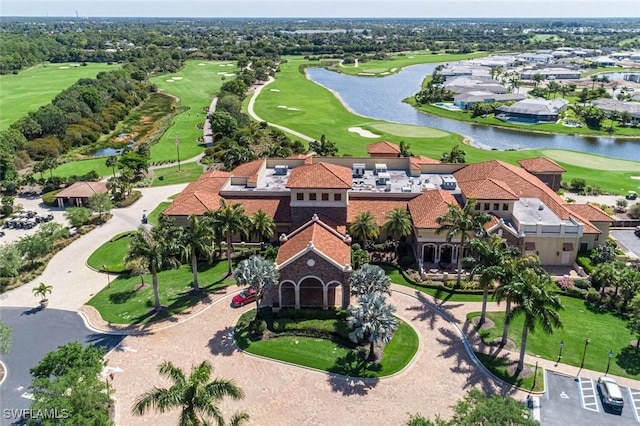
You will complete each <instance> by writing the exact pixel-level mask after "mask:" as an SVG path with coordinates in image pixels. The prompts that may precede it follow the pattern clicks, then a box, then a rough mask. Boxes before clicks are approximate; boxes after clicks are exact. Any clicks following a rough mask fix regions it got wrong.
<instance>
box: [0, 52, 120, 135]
mask: <svg viewBox="0 0 640 426" xmlns="http://www.w3.org/2000/svg"><path fill="white" fill-rule="evenodd" d="M118 68H120V65H107V64H104V63H87V66H80V64H77V63H62V64H46V66H45V67H44V68H43V66H42V64H40V65H38V66H36V67H32V68H29V69H27V70H25V71H22V72H20V73H19V74H8V75H4V76H2V77H0V92H1V93H2V96H1V97H0V111H2V114H0V130H4V129H6V128H8V127H9V126H10V125H11V123H13V122H14V121H16V120H17V119H18V118H20V117H22V116H24V115H26V114H27V113H28V112H31V111H36V110H37V109H38V108H39V107H41V106H42V105H46V104H48V103H49V102H51V100H52V99H53V98H55V97H56V95H58V93H60V92H62V91H63V90H64V89H66V88H68V87H69V86H71V85H72V84H74V83H75V82H76V81H78V80H80V79H81V78H94V77H95V76H96V75H97V74H98V73H100V72H103V71H109V70H115V69H118Z"/></svg>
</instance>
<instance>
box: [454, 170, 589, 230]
mask: <svg viewBox="0 0 640 426" xmlns="http://www.w3.org/2000/svg"><path fill="white" fill-rule="evenodd" d="M453 175H454V176H455V178H456V180H457V181H458V185H459V186H460V187H461V188H463V187H464V186H465V185H467V184H469V183H470V182H474V181H480V182H485V183H486V182H488V180H489V179H490V178H492V179H494V180H500V181H502V182H508V186H509V188H511V190H512V191H513V193H514V194H515V195H517V196H518V197H519V198H539V199H540V201H542V202H543V203H544V204H545V205H546V206H547V207H549V209H551V211H552V212H553V213H554V214H556V215H557V216H558V217H559V218H560V219H563V220H567V219H569V218H570V217H571V216H573V217H575V218H576V219H577V220H578V221H580V222H582V223H583V224H584V233H586V234H597V233H600V230H599V229H598V228H596V227H595V226H593V224H591V223H590V222H589V220H587V219H585V218H584V217H582V216H581V215H580V213H577V212H575V211H573V210H569V208H568V207H567V204H566V202H565V201H564V200H563V199H562V198H561V197H560V196H559V195H558V194H556V193H555V192H553V190H552V189H551V188H549V187H548V186H547V185H545V184H544V183H543V182H542V181H541V180H540V179H538V178H537V177H535V176H534V175H532V174H531V173H529V172H527V171H526V170H525V169H523V168H521V167H517V166H514V165H512V164H508V163H505V162H503V161H499V160H491V161H484V162H482V163H475V164H469V165H468V166H465V167H464V168H462V169H460V170H458V171H457V172H455V173H454V174H453Z"/></svg>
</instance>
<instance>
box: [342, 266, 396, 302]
mask: <svg viewBox="0 0 640 426" xmlns="http://www.w3.org/2000/svg"><path fill="white" fill-rule="evenodd" d="M349 284H350V286H351V295H352V296H364V295H365V294H369V293H379V294H382V293H386V294H388V295H391V289H390V286H391V278H389V276H388V275H387V274H386V273H385V272H384V269H382V268H381V267H379V266H376V265H371V264H368V263H367V264H366V265H362V268H360V269H358V270H356V271H354V272H352V273H351V276H350V277H349Z"/></svg>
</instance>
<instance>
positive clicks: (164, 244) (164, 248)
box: [125, 226, 180, 312]
mask: <svg viewBox="0 0 640 426" xmlns="http://www.w3.org/2000/svg"><path fill="white" fill-rule="evenodd" d="M163 233H164V232H163V229H162V226H156V227H153V228H152V229H151V230H149V229H148V228H147V227H145V226H140V227H139V228H138V231H137V232H136V233H135V234H134V235H133V238H132V239H131V242H130V243H129V253H127V256H126V257H125V260H126V261H130V260H132V259H136V258H139V257H141V258H143V259H145V261H146V262H147V264H148V265H149V269H150V271H151V278H152V283H153V297H154V301H155V310H156V312H159V311H160V310H161V309H162V305H160V293H159V289H158V272H160V271H161V270H162V269H164V268H165V267H177V266H178V265H180V262H179V261H178V259H177V257H176V256H175V251H176V250H175V243H174V242H173V241H172V239H170V238H165V237H166V236H165V235H163Z"/></svg>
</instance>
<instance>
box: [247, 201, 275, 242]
mask: <svg viewBox="0 0 640 426" xmlns="http://www.w3.org/2000/svg"><path fill="white" fill-rule="evenodd" d="M275 231H276V222H275V221H274V220H273V218H271V217H270V216H269V215H268V214H266V213H265V212H263V211H262V209H260V210H258V211H257V212H255V213H254V214H252V215H251V217H250V218H249V233H250V234H251V235H255V236H256V237H257V238H258V240H260V242H263V241H265V240H266V239H269V238H272V237H273V236H274V235H275Z"/></svg>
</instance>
